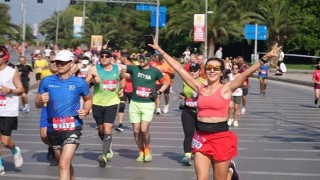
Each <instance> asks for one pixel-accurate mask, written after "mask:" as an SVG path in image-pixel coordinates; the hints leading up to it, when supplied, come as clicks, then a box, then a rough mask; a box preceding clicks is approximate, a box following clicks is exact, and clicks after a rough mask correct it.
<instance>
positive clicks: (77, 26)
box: [73, 16, 83, 38]
mask: <svg viewBox="0 0 320 180" xmlns="http://www.w3.org/2000/svg"><path fill="white" fill-rule="evenodd" d="M82 25H83V19H82V17H77V16H75V17H73V37H74V38H81V37H82V33H83V26H82Z"/></svg>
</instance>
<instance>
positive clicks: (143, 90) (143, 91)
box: [136, 86, 151, 98]
mask: <svg viewBox="0 0 320 180" xmlns="http://www.w3.org/2000/svg"><path fill="white" fill-rule="evenodd" d="M150 93H151V88H147V87H141V86H138V87H137V90H136V94H137V96H138V97H143V98H147V97H149V94H150Z"/></svg>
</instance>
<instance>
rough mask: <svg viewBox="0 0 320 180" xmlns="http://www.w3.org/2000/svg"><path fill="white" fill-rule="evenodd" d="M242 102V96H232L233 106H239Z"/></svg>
mask: <svg viewBox="0 0 320 180" xmlns="http://www.w3.org/2000/svg"><path fill="white" fill-rule="evenodd" d="M241 100H242V96H232V97H231V101H233V102H234V104H240V103H241Z"/></svg>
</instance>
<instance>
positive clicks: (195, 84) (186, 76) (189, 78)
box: [148, 41, 201, 91]
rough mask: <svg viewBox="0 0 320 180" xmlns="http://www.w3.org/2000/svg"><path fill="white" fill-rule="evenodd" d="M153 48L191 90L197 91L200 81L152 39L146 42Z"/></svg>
mask: <svg viewBox="0 0 320 180" xmlns="http://www.w3.org/2000/svg"><path fill="white" fill-rule="evenodd" d="M148 45H149V46H151V47H152V48H153V49H155V50H156V51H158V52H159V53H160V54H161V55H163V58H164V59H165V60H166V61H167V62H168V64H169V65H170V66H171V67H172V68H173V69H174V70H175V71H176V72H177V73H178V74H179V75H180V76H181V78H182V79H183V80H184V81H185V82H186V83H187V84H188V86H189V87H191V88H192V89H193V90H195V91H197V90H198V87H200V86H201V83H200V82H199V81H197V80H195V79H193V77H192V76H190V74H189V73H188V72H187V71H186V70H184V69H183V67H182V66H181V64H180V63H179V62H178V61H176V60H175V59H174V58H172V57H171V56H170V55H169V54H167V53H166V52H165V51H164V50H162V49H161V48H160V46H159V45H158V44H157V43H156V41H154V44H148Z"/></svg>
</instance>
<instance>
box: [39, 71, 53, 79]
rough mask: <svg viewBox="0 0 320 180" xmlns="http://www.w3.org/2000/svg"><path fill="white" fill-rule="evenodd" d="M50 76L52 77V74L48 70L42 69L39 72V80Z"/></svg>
mask: <svg viewBox="0 0 320 180" xmlns="http://www.w3.org/2000/svg"><path fill="white" fill-rule="evenodd" d="M50 75H53V73H52V72H51V71H50V69H44V70H42V72H41V76H40V79H43V78H44V77H46V76H50Z"/></svg>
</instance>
